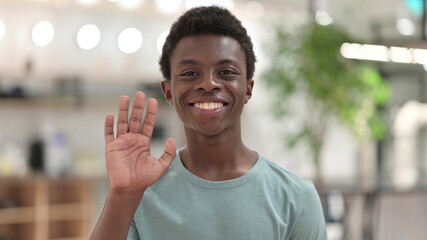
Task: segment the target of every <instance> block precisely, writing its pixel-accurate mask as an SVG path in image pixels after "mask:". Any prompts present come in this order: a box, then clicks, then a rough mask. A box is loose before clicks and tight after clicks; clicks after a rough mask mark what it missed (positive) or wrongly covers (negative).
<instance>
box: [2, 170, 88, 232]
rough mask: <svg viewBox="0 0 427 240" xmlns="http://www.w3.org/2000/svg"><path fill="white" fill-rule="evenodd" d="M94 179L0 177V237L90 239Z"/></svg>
mask: <svg viewBox="0 0 427 240" xmlns="http://www.w3.org/2000/svg"><path fill="white" fill-rule="evenodd" d="M92 182H93V180H88V179H56V180H51V179H48V178H46V177H44V176H33V177H28V178H22V179H1V178H0V239H14V240H21V239H22V240H83V239H88V237H89V234H90V230H91V229H90V228H91V224H92V219H91V213H92V203H93V199H92ZM2 207H3V208H2Z"/></svg>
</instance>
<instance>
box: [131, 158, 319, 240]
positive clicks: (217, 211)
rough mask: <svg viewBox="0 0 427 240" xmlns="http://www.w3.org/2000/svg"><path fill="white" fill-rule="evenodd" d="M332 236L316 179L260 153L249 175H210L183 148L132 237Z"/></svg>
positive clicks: (262, 239)
mask: <svg viewBox="0 0 427 240" xmlns="http://www.w3.org/2000/svg"><path fill="white" fill-rule="evenodd" d="M137 239H143V240H172V239H173V240H198V239H203V240H217V239H221V240H240V239H241V240H249V239H253V240H273V239H274V240H276V239H277V240H279V239H280V240H288V239H289V240H326V239H327V237H326V227H325V221H324V217H323V212H322V208H321V204H320V201H319V197H318V195H317V192H316V190H315V188H314V186H313V184H312V183H311V182H310V181H308V180H305V179H303V178H301V177H298V176H296V175H293V174H292V173H289V172H287V171H286V170H284V169H282V168H280V167H279V166H277V165H276V164H274V163H272V162H270V161H268V160H266V159H265V158H264V157H262V156H260V155H259V158H258V161H257V162H256V164H255V165H254V167H253V168H252V169H251V170H250V171H249V172H248V173H246V174H245V175H243V176H241V177H239V178H236V179H232V180H227V181H207V180H204V179H202V178H199V177H197V176H196V175H194V174H192V173H191V172H190V171H188V170H187V169H186V168H185V167H184V166H183V164H182V162H181V158H180V156H179V154H177V155H176V158H175V159H174V161H173V162H172V164H171V167H170V168H169V170H168V172H167V173H166V174H165V175H164V176H163V177H162V178H161V179H160V180H159V181H157V182H156V183H155V184H154V185H152V186H151V187H149V188H148V189H147V190H146V191H145V193H144V196H143V198H142V201H141V203H140V205H139V207H138V209H137V211H136V213H135V215H134V219H133V221H132V225H131V227H130V230H129V234H128V240H137Z"/></svg>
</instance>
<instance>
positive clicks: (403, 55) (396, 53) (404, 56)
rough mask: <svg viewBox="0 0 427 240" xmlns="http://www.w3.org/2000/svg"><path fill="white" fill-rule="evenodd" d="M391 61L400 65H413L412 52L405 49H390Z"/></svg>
mask: <svg viewBox="0 0 427 240" xmlns="http://www.w3.org/2000/svg"><path fill="white" fill-rule="evenodd" d="M390 60H391V61H393V62H399V63H411V62H412V56H411V51H410V50H409V49H408V48H403V47H390Z"/></svg>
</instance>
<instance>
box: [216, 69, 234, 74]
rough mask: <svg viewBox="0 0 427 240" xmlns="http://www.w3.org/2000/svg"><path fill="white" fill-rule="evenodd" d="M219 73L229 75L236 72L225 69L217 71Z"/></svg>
mask: <svg viewBox="0 0 427 240" xmlns="http://www.w3.org/2000/svg"><path fill="white" fill-rule="evenodd" d="M219 74H224V75H230V74H236V72H235V71H233V70H229V69H226V70H222V71H221V72H219Z"/></svg>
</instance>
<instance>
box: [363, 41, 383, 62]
mask: <svg viewBox="0 0 427 240" xmlns="http://www.w3.org/2000/svg"><path fill="white" fill-rule="evenodd" d="M362 52H363V56H364V57H363V58H364V59H366V60H372V61H383V62H386V61H388V48H387V47H386V46H381V45H369V44H365V45H363V48H362Z"/></svg>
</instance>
